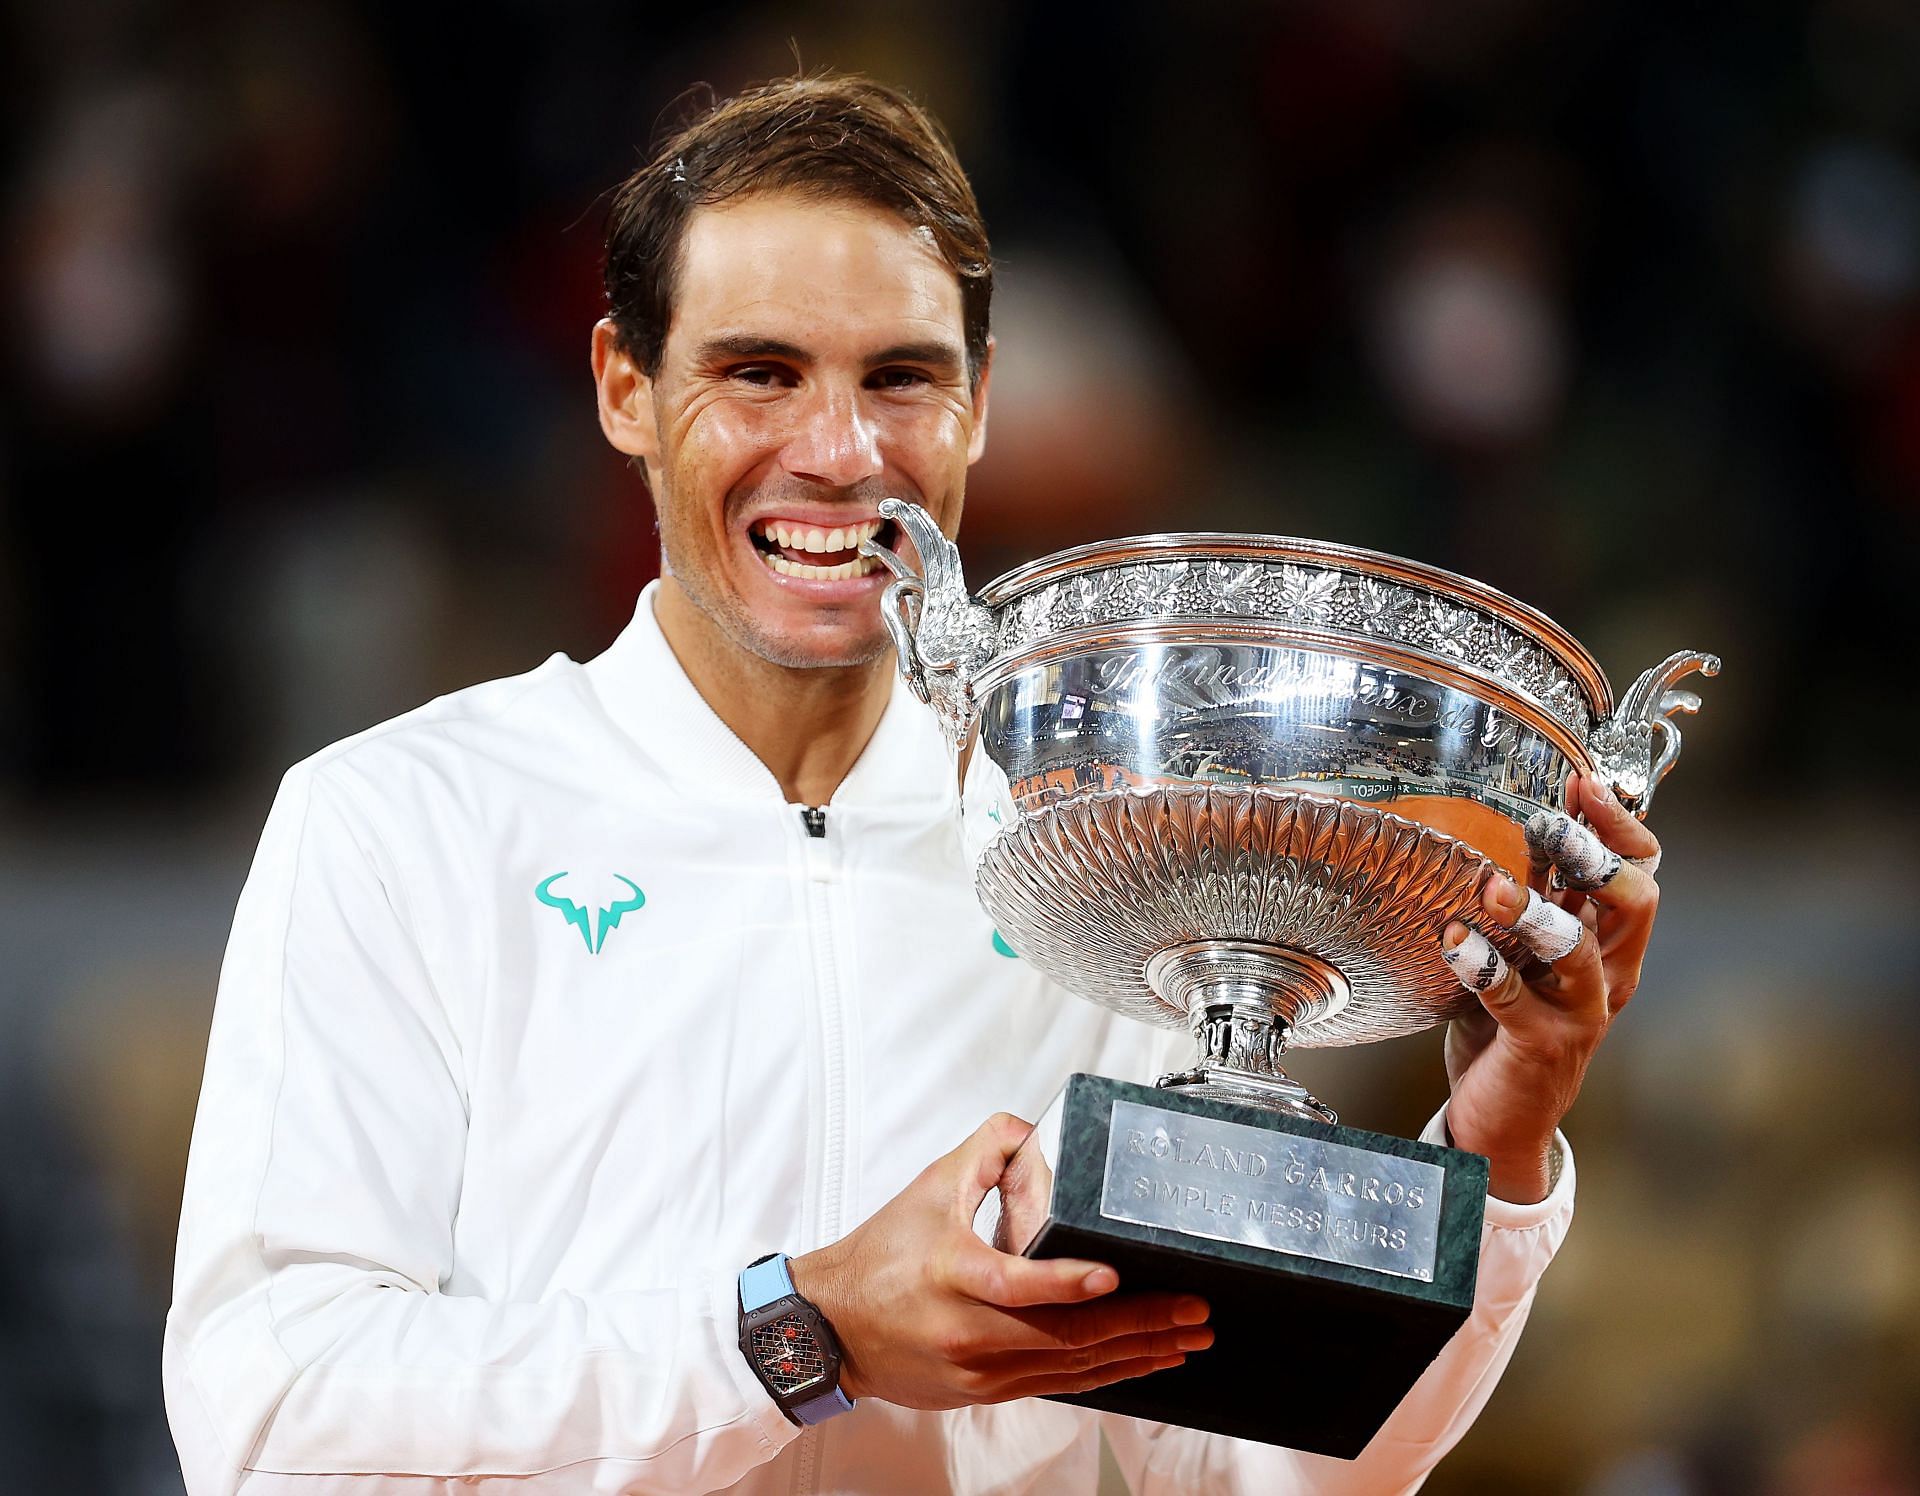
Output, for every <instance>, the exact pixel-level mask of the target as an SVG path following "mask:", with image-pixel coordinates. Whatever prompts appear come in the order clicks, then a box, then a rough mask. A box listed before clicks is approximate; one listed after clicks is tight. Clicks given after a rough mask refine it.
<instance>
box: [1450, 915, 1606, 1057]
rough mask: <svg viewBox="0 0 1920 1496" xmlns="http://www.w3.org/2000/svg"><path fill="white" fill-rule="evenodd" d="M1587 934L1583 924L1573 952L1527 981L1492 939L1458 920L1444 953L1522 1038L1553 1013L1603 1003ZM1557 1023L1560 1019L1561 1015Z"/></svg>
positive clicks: (1595, 948) (1596, 958)
mask: <svg viewBox="0 0 1920 1496" xmlns="http://www.w3.org/2000/svg"><path fill="white" fill-rule="evenodd" d="M1589 934H1590V932H1589V931H1587V929H1586V928H1585V926H1584V925H1583V926H1582V927H1581V939H1580V942H1579V943H1578V944H1577V945H1575V946H1574V948H1573V949H1572V950H1571V951H1569V952H1568V953H1567V954H1566V955H1564V956H1562V957H1561V958H1560V959H1559V960H1558V961H1556V962H1555V963H1554V964H1553V965H1551V966H1543V967H1539V968H1536V969H1535V970H1534V971H1533V972H1531V973H1529V974H1528V975H1527V976H1525V977H1523V976H1522V974H1521V973H1519V972H1517V971H1514V970H1512V969H1511V968H1510V967H1509V966H1508V965H1507V963H1506V961H1505V960H1504V959H1502V958H1501V955H1500V953H1499V952H1498V951H1497V950H1495V949H1494V948H1493V942H1492V941H1490V940H1488V939H1487V937H1486V936H1484V935H1482V934H1481V933H1480V932H1479V931H1478V930H1475V929H1472V928H1470V927H1469V926H1467V925H1464V924H1462V923H1460V921H1458V920H1454V921H1453V922H1451V923H1450V924H1448V926H1447V928H1446V930H1445V931H1444V932H1442V935H1441V940H1440V949H1441V954H1442V956H1444V957H1445V958H1446V962H1447V965H1448V966H1449V967H1451V968H1452V969H1453V973H1454V975H1455V976H1456V977H1457V978H1459V980H1460V985H1461V986H1463V987H1465V988H1467V989H1468V990H1469V991H1470V992H1473V993H1475V994H1476V995H1477V996H1478V997H1479V999H1480V1004H1481V1006H1482V1007H1484V1008H1485V1009H1486V1010H1487V1012H1488V1013H1489V1014H1490V1015H1491V1016H1492V1018H1493V1020H1494V1022H1496V1023H1497V1024H1499V1025H1500V1027H1501V1028H1503V1029H1508V1030H1511V1031H1513V1032H1515V1033H1516V1034H1518V1033H1522V1032H1524V1031H1526V1030H1527V1029H1528V1028H1529V1026H1530V1025H1532V1024H1534V1023H1535V1022H1537V1021H1541V1020H1544V1019H1546V1018H1547V1017H1548V1016H1549V1013H1550V1010H1555V1009H1557V1010H1559V1012H1560V1013H1567V1012H1577V1011H1579V1010H1581V1009H1583V1008H1589V1007H1596V1008H1597V1006H1598V1005H1599V1004H1600V1003H1602V1002H1604V1000H1605V996H1606V981H1605V977H1604V976H1603V974H1602V972H1601V969H1600V951H1599V945H1598V943H1597V942H1596V941H1594V940H1593V939H1591V938H1589ZM1529 998H1532V999H1534V1000H1533V1001H1529V1000H1528V999H1529ZM1554 1021H1555V1022H1558V1021H1559V1019H1558V1017H1557V1016H1555V1017H1554Z"/></svg>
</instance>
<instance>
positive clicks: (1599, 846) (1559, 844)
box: [1527, 810, 1621, 893]
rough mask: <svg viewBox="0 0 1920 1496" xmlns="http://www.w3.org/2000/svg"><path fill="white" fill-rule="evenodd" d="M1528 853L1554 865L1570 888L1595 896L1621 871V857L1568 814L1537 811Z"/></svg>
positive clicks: (1530, 828)
mask: <svg viewBox="0 0 1920 1496" xmlns="http://www.w3.org/2000/svg"><path fill="white" fill-rule="evenodd" d="M1527 850H1528V851H1529V852H1530V853H1531V854H1532V855H1533V856H1534V858H1535V859H1536V860H1540V861H1545V862H1550V863H1552V864H1553V866H1554V868H1555V869H1556V870H1557V871H1558V872H1559V874H1560V877H1561V878H1562V880H1564V881H1565V883H1566V885H1567V887H1569V888H1578V889H1582V890H1585V891H1586V892H1589V893H1591V892H1592V891H1593V890H1594V889H1596V888H1605V887H1606V886H1607V885H1608V884H1609V883H1611V882H1612V881H1613V875H1614V874H1615V873H1617V872H1619V871H1620V861H1621V858H1620V854H1619V853H1618V852H1615V851H1613V850H1612V849H1611V848H1609V847H1608V846H1607V844H1606V843H1605V842H1603V841H1601V840H1600V838H1599V837H1597V836H1595V835H1594V834H1593V833H1592V832H1591V831H1589V830H1588V829H1587V828H1586V827H1585V826H1582V825H1581V824H1580V823H1579V822H1578V821H1576V820H1575V819H1574V818H1573V817H1572V816H1570V815H1568V814H1566V812H1564V811H1546V810H1540V811H1535V812H1534V814H1533V818H1532V819H1531V820H1529V821H1528V822H1527Z"/></svg>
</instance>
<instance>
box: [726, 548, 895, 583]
mask: <svg viewBox="0 0 1920 1496" xmlns="http://www.w3.org/2000/svg"><path fill="white" fill-rule="evenodd" d="M782 543H783V544H785V542H782ZM756 554H757V555H758V556H759V557H760V559H761V560H762V561H764V562H766V563H767V565H769V566H771V567H772V568H773V569H774V570H775V571H777V572H779V573H780V575H781V576H783V577H802V578H805V579H806V580H807V581H810V582H839V581H844V580H846V579H847V578H848V577H864V576H869V575H871V574H872V573H874V572H876V571H878V570H879V569H880V563H879V562H878V561H876V560H874V559H873V557H871V556H861V557H859V558H858V559H856V560H853V561H842V562H841V563H840V564H839V565H838V566H809V565H807V563H806V562H804V561H789V560H788V559H787V558H786V557H785V556H769V555H768V554H767V553H766V552H765V551H759V552H756Z"/></svg>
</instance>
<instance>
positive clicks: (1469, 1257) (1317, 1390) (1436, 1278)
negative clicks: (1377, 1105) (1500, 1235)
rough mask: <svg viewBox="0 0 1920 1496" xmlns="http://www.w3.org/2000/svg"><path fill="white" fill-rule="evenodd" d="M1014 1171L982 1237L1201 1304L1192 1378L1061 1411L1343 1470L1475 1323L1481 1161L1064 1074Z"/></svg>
mask: <svg viewBox="0 0 1920 1496" xmlns="http://www.w3.org/2000/svg"><path fill="white" fill-rule="evenodd" d="M1013 1167H1014V1168H1015V1169H1016V1170H1030V1171H1032V1174H1033V1177H1034V1179H1035V1181H1036V1183H1037V1184H1038V1188H1036V1189H1034V1190H1031V1191H1027V1192H1023V1194H1022V1195H1021V1198H1020V1199H1019V1200H1017V1201H1015V1202H1013V1203H1010V1204H1009V1205H1008V1206H1007V1215H1006V1218H1005V1219H1004V1220H1002V1219H1000V1218H999V1208H998V1200H999V1197H998V1196H997V1195H990V1196H989V1197H988V1203H987V1205H986V1206H983V1208H982V1216H981V1219H980V1220H978V1221H977V1222H976V1228H977V1229H979V1230H980V1231H981V1233H982V1234H983V1235H985V1236H987V1237H988V1238H989V1239H993V1240H997V1241H998V1243H999V1244H1000V1245H1002V1246H1003V1247H1004V1248H1005V1249H1007V1250H1010V1251H1020V1252H1023V1253H1024V1254H1025V1255H1027V1256H1030V1257H1085V1258H1090V1259H1092V1260H1094V1261H1098V1262H1106V1263H1109V1264H1111V1265H1112V1266H1113V1267H1114V1268H1115V1269H1116V1270H1117V1271H1118V1272H1119V1274H1120V1284H1121V1291H1122V1292H1126V1291H1128V1290H1145V1289H1159V1290H1169V1291H1176V1292H1183V1293H1197V1294H1199V1295H1201V1296H1202V1297H1203V1298H1205V1299H1206V1300H1207V1301H1208V1303H1209V1304H1210V1305H1211V1306H1212V1311H1213V1312H1212V1318H1211V1320H1210V1323H1211V1324H1212V1326H1213V1328H1214V1331H1215V1337H1216V1338H1215V1341H1214V1344H1213V1345H1212V1347H1211V1348H1209V1349H1208V1350H1205V1351H1201V1352H1198V1353H1196V1354H1194V1355H1192V1356H1191V1357H1189V1358H1188V1360H1187V1362H1186V1364H1185V1365H1183V1366H1179V1367H1175V1368H1173V1369H1172V1370H1170V1371H1162V1372H1156V1373H1154V1374H1153V1375H1151V1376H1147V1377H1138V1378H1134V1379H1132V1380H1130V1381H1125V1382H1119V1383H1116V1384H1114V1385H1113V1386H1110V1387H1105V1388H1102V1389H1100V1390H1099V1391H1097V1392H1092V1393H1088V1394H1085V1395H1083V1396H1077V1397H1070V1398H1065V1399H1063V1401H1067V1402H1074V1403H1080V1404H1083V1405H1085V1406H1087V1407H1094V1408H1101V1409H1105V1410H1107V1411H1109V1412H1114V1413H1124V1414H1129V1415H1132V1416H1134V1417H1139V1418H1149V1419H1153V1420H1156V1421H1158V1422H1162V1423H1172V1424H1177V1425H1180V1426H1183V1427H1187V1428H1197V1429H1206V1430H1209V1431H1212V1432H1215V1433H1221V1434H1230V1435H1233V1436H1234V1437H1236V1438H1242V1439H1255V1440H1258V1441H1260V1442H1262V1443H1267V1444H1280V1445H1285V1446H1287V1447H1289V1448H1293V1449H1301V1450H1307V1451H1310V1452H1312V1453H1315V1454H1327V1455H1334V1456H1337V1457H1339V1458H1342V1459H1351V1458H1353V1457H1354V1456H1355V1455H1357V1454H1359V1453H1360V1451H1361V1450H1362V1449H1364V1448H1365V1447H1366V1445H1367V1442H1368V1440H1370V1439H1371V1438H1372V1437H1373V1435H1374V1434H1375V1433H1376V1432H1378V1430H1379V1428H1380V1426H1381V1424H1383V1423H1384V1422H1385V1421H1386V1419H1387V1417H1388V1416H1389V1415H1390V1414H1391V1413H1392V1412H1393V1410H1394V1408H1395V1407H1397V1406H1398V1405H1399V1403H1400V1400H1401V1398H1402V1397H1404V1396H1405V1395H1406V1392H1407V1390H1408V1388H1410V1387H1411V1386H1412V1385H1413V1384H1414V1382H1415V1381H1416V1380H1418V1378H1419V1376H1420V1374H1421V1372H1423V1371H1424V1370H1425V1369H1426V1367H1427V1365H1428V1364H1429V1363H1430V1362H1431V1361H1432V1360H1433V1358H1434V1356H1435V1355H1437V1354H1438V1353H1439V1351H1440V1348H1441V1347H1442V1346H1443V1345H1445V1344H1446V1342H1447V1340H1448V1339H1449V1338H1450V1337H1451V1336H1452V1334H1453V1332H1454V1331H1455V1330H1457V1329H1458V1328H1459V1327H1460V1325H1461V1324H1462V1322H1464V1321H1465V1319H1466V1317H1467V1314H1468V1312H1469V1311H1470V1310H1471V1309H1472V1307H1473V1291H1474V1281H1475V1277H1476V1275H1477V1272H1478V1269H1479V1262H1480V1227H1481V1219H1482V1216H1483V1215H1484V1213H1485V1205H1486V1190H1487V1162H1486V1160H1485V1159H1483V1158H1481V1157H1480V1156H1478V1155H1477V1154H1472V1153H1463V1152H1461V1151H1459V1150H1458V1149H1454V1148H1439V1147H1435V1146H1434V1145H1432V1144H1430V1143H1420V1142H1413V1141H1409V1140H1408V1139H1405V1138H1395V1137H1387V1136H1385V1135H1383V1134H1380V1133H1373V1132H1362V1131H1359V1130H1357V1129H1355V1128H1351V1127H1328V1126H1325V1125H1323V1124H1321V1123H1317V1122H1308V1121H1300V1120H1296V1119H1294V1118H1291V1117H1284V1116H1277V1115H1275V1114H1273V1113H1270V1112H1265V1111H1260V1110H1257V1109H1254V1108H1249V1107H1243V1106H1238V1105H1233V1104H1231V1103H1227V1102H1221V1101H1215V1100H1211V1099H1200V1098H1195V1097H1191V1096H1185V1095H1182V1094H1181V1093H1180V1092H1179V1091H1177V1090H1161V1089H1159V1088H1157V1087H1152V1086H1140V1085H1133V1084H1130V1083H1128V1082H1125V1081H1117V1080H1107V1079H1104V1078H1102V1077H1100V1076H1094V1075H1074V1076H1072V1077H1070V1078H1069V1079H1068V1081H1067V1084H1066V1086H1065V1088H1064V1089H1063V1090H1062V1091H1061V1093H1060V1095H1059V1096H1058V1097H1057V1098H1056V1099H1055V1101H1054V1103H1053V1104H1052V1105H1051V1106H1050V1107H1049V1108H1048V1109H1047V1111H1046V1113H1045V1114H1044V1115H1043V1117H1042V1119H1041V1122H1040V1124H1039V1125H1038V1126H1036V1128H1035V1129H1034V1133H1033V1136H1032V1137H1031V1138H1030V1139H1029V1140H1028V1142H1027V1144H1026V1145H1025V1147H1024V1148H1023V1149H1022V1150H1021V1153H1020V1155H1018V1156H1016V1159H1015V1161H1014V1165H1013Z"/></svg>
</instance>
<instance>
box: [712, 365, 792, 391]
mask: <svg viewBox="0 0 1920 1496" xmlns="http://www.w3.org/2000/svg"><path fill="white" fill-rule="evenodd" d="M727 377H728V378H729V379H733V380H737V381H739V382H740V383H741V384H750V385H752V386H753V387H754V388H755V389H761V390H775V389H785V388H788V387H789V386H791V385H792V384H793V382H794V378H793V371H792V370H791V369H789V368H787V367H786V366H785V365H783V364H741V365H739V366H738V367H737V368H733V369H729V370H728V371H727Z"/></svg>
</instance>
